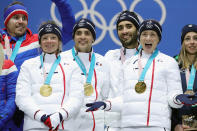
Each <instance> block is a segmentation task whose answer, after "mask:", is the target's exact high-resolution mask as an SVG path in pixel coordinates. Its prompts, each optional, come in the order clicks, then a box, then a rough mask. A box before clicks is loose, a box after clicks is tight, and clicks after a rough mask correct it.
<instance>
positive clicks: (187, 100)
mask: <svg viewBox="0 0 197 131" xmlns="http://www.w3.org/2000/svg"><path fill="white" fill-rule="evenodd" d="M192 97H193V95H188V94H180V95H178V96H176V100H178V101H180V102H181V103H182V104H184V105H194V104H195V101H192V100H191V98H192Z"/></svg>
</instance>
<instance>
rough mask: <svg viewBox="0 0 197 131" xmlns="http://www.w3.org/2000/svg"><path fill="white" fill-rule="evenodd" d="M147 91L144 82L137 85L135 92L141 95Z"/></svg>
mask: <svg viewBox="0 0 197 131" xmlns="http://www.w3.org/2000/svg"><path fill="white" fill-rule="evenodd" d="M145 90H146V84H145V83H144V81H138V83H137V84H136V85H135V91H136V92H137V93H139V94H141V93H144V92H145Z"/></svg>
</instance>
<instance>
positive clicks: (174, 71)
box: [166, 59, 183, 108]
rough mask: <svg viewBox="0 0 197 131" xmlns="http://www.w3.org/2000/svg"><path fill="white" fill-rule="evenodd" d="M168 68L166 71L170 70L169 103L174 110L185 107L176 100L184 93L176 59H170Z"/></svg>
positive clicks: (167, 77) (168, 84)
mask: <svg viewBox="0 0 197 131" xmlns="http://www.w3.org/2000/svg"><path fill="white" fill-rule="evenodd" d="M166 67H167V69H166V70H168V73H166V82H167V86H168V103H169V105H170V106H171V107H172V108H181V107H182V106H183V105H182V104H181V103H180V102H177V100H176V96H177V95H179V94H182V93H183V91H182V86H181V77H180V72H179V68H178V64H177V62H176V61H175V60H174V59H169V61H168V63H166Z"/></svg>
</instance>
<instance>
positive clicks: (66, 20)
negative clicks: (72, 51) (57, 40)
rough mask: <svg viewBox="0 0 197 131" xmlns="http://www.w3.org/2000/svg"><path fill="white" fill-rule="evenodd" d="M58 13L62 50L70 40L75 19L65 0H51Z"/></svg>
mask: <svg viewBox="0 0 197 131" xmlns="http://www.w3.org/2000/svg"><path fill="white" fill-rule="evenodd" d="M52 1H53V2H54V3H55V4H56V6H57V8H58V11H59V13H60V16H61V20H62V42H63V49H64V46H65V45H66V43H67V42H68V41H70V40H71V39H72V30H73V26H74V24H75V18H74V15H73V12H72V8H71V6H70V5H69V4H68V2H67V0H52Z"/></svg>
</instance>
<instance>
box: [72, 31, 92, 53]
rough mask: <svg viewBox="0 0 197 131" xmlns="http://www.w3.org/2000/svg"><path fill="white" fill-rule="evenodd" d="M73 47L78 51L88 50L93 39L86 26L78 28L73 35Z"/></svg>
mask: <svg viewBox="0 0 197 131" xmlns="http://www.w3.org/2000/svg"><path fill="white" fill-rule="evenodd" d="M74 41H75V48H76V50H77V51H79V52H86V53H88V52H90V51H91V48H92V43H93V41H94V39H93V36H92V33H91V32H90V31H89V30H88V29H86V28H79V29H78V30H77V31H76V32H75V36H74Z"/></svg>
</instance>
